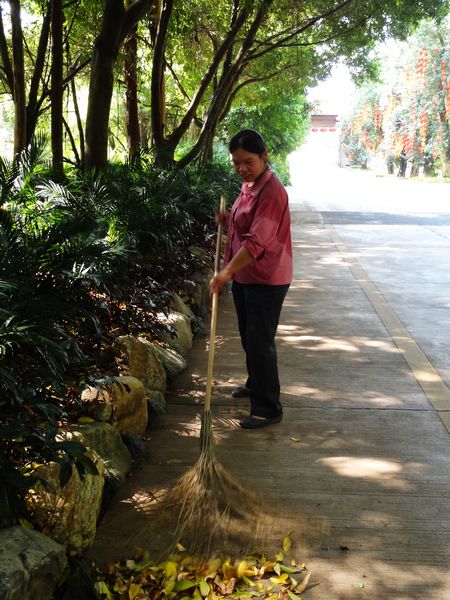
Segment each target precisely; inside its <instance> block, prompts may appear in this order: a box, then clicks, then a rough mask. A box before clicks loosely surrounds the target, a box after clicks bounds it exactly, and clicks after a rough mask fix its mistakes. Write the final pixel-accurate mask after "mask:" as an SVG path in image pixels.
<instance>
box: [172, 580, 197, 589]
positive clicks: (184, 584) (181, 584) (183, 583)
mask: <svg viewBox="0 0 450 600" xmlns="http://www.w3.org/2000/svg"><path fill="white" fill-rule="evenodd" d="M196 585H197V583H196V582H195V581H192V580H191V579H180V580H179V581H177V582H176V584H175V587H174V588H173V591H174V592H184V590H188V589H190V588H193V587H195V586H196Z"/></svg>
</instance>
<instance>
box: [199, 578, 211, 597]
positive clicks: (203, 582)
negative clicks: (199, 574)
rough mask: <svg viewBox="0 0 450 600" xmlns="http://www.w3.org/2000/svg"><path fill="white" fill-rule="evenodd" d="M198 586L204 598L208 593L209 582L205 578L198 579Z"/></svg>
mask: <svg viewBox="0 0 450 600" xmlns="http://www.w3.org/2000/svg"><path fill="white" fill-rule="evenodd" d="M199 588H200V594H201V595H202V596H203V598H206V596H207V595H208V594H209V589H210V588H209V584H208V582H207V581H206V579H204V578H203V579H200V584H199Z"/></svg>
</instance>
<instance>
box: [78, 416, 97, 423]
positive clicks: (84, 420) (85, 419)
mask: <svg viewBox="0 0 450 600" xmlns="http://www.w3.org/2000/svg"><path fill="white" fill-rule="evenodd" d="M78 423H95V419H92V418H91V417H79V418H78Z"/></svg>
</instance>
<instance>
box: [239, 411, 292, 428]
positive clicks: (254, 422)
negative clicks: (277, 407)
mask: <svg viewBox="0 0 450 600" xmlns="http://www.w3.org/2000/svg"><path fill="white" fill-rule="evenodd" d="M282 418H283V415H282V414H279V415H276V416H275V417H256V416H253V415H248V416H247V417H244V418H243V419H242V421H240V422H239V425H240V426H241V427H242V428H243V429H257V428H258V427H266V425H272V424H273V423H279V422H280V421H281V419H282Z"/></svg>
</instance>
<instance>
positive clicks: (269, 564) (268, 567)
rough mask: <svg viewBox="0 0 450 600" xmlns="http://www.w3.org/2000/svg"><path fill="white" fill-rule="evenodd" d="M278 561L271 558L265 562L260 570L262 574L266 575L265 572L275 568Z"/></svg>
mask: <svg viewBox="0 0 450 600" xmlns="http://www.w3.org/2000/svg"><path fill="white" fill-rule="evenodd" d="M276 564H277V563H276V562H275V561H274V560H269V561H267V562H265V563H264V564H263V566H262V567H261V568H260V570H259V574H260V575H264V573H267V572H270V571H273V570H274V567H275V565H276Z"/></svg>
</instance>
